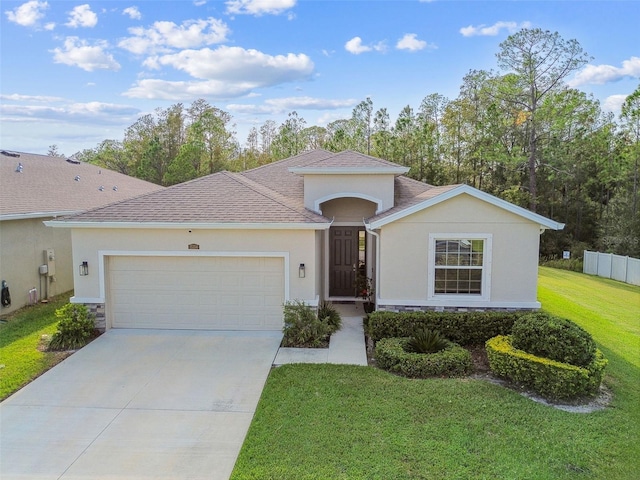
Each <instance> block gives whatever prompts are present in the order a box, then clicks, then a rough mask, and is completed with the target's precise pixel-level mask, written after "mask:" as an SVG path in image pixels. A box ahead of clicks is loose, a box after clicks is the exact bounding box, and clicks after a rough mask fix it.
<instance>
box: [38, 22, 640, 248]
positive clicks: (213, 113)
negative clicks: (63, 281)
mask: <svg viewBox="0 0 640 480" xmlns="http://www.w3.org/2000/svg"><path fill="white" fill-rule="evenodd" d="M496 57H497V66H498V70H497V71H484V70H472V71H469V72H468V73H467V75H465V76H464V78H463V79H462V83H461V86H460V93H459V95H458V97H457V98H455V99H449V98H446V97H444V96H443V95H440V94H438V93H432V94H429V95H427V96H426V97H425V98H424V99H423V100H422V102H421V103H420V105H418V106H417V107H416V108H414V107H412V106H410V105H407V106H406V107H404V108H403V109H402V110H401V112H400V113H399V114H398V116H397V118H396V119H395V121H392V119H391V117H390V115H389V113H388V111H387V109H386V108H384V107H381V108H377V109H374V105H373V102H372V100H371V99H370V98H366V99H365V100H363V101H361V102H360V103H359V104H358V105H357V106H356V107H355V108H354V109H353V111H352V114H351V116H350V117H349V118H344V119H340V120H336V121H334V122H331V123H329V124H328V125H327V126H326V127H321V126H308V125H307V122H306V121H305V119H304V118H302V117H301V116H300V115H299V114H298V113H297V112H296V111H292V112H290V113H289V115H288V117H287V119H286V120H285V121H284V122H283V123H282V124H280V125H278V124H277V123H276V122H274V121H273V120H267V121H265V122H264V123H263V124H262V125H261V126H259V127H253V128H252V129H251V130H250V132H249V134H248V136H247V139H246V141H245V143H244V144H241V143H240V142H239V141H238V139H237V137H236V132H235V131H234V125H233V123H232V121H233V118H232V116H231V115H230V114H229V113H228V112H225V111H223V110H221V109H219V108H217V107H215V106H213V105H210V104H209V103H207V101H205V100H204V99H198V100H195V101H194V102H193V103H192V104H191V105H190V106H185V105H183V104H182V103H177V104H175V105H172V106H170V107H168V108H166V109H157V110H156V111H155V112H154V113H153V114H149V115H144V116H142V117H140V118H139V119H138V120H137V121H136V122H135V123H134V124H133V125H131V126H130V127H128V128H127V129H126V131H125V133H124V139H123V140H122V141H117V140H104V141H103V142H101V143H100V144H99V145H97V146H96V147H95V148H93V149H87V150H84V151H82V152H78V153H76V154H75V155H74V157H76V158H77V159H79V160H82V161H85V162H89V163H93V164H96V165H100V166H103V167H105V168H109V169H112V170H116V171H119V172H121V173H124V174H127V175H131V176H134V177H137V178H141V179H144V180H147V181H150V182H153V183H156V184H160V185H165V186H169V185H174V184H177V183H181V182H184V181H187V180H191V179H193V178H197V177H200V176H203V175H208V174H211V173H215V172H218V171H221V170H230V171H242V170H246V169H249V168H254V167H257V166H260V165H264V164H267V163H270V162H273V161H276V160H280V159H283V158H287V157H290V156H293V155H297V154H299V153H301V152H304V151H307V150H312V149H316V148H323V149H326V150H329V151H335V152H339V151H343V150H347V149H349V150H354V151H358V152H362V153H365V154H368V155H372V156H375V157H379V158H383V159H385V160H389V161H392V162H395V163H399V164H401V165H404V166H407V167H409V168H410V170H409V173H408V176H409V177H412V178H414V179H416V180H419V181H423V182H427V183H429V184H433V185H444V184H452V183H453V184H460V183H465V184H469V185H471V186H474V187H476V188H478V189H480V190H483V191H485V192H488V193H490V194H492V195H495V196H497V197H500V198H503V199H505V200H508V201H510V202H512V203H515V204H516V205H520V206H522V207H525V208H528V209H530V210H531V211H534V212H537V213H540V214H542V215H545V216H548V217H551V218H553V219H555V220H557V221H560V222H563V223H565V224H566V227H565V229H564V230H563V231H561V232H549V233H547V234H545V235H543V236H542V245H541V254H542V255H545V256H557V255H559V254H560V253H561V252H562V251H563V250H567V249H571V250H572V251H573V254H574V255H576V254H578V255H581V252H582V250H583V249H585V248H595V249H599V250H601V251H609V252H613V253H617V254H622V255H631V256H636V257H640V212H639V211H638V180H639V178H638V176H639V173H640V172H639V165H638V163H639V160H640V85H639V86H638V88H637V89H636V90H635V91H634V92H633V93H632V94H631V95H629V96H628V97H627V99H626V101H625V102H624V105H623V107H622V112H621V114H620V116H619V117H618V118H614V116H613V115H612V114H610V113H605V112H604V111H603V110H602V109H601V107H600V104H599V102H598V101H596V100H595V99H593V98H592V97H590V96H588V95H586V94H585V93H584V92H581V91H579V90H577V89H573V88H570V87H569V86H568V85H567V84H566V83H565V79H566V78H567V77H568V76H569V75H570V74H572V73H573V72H575V71H577V70H578V69H580V68H581V67H582V66H584V65H585V64H586V63H587V62H588V61H589V60H590V57H589V56H588V55H587V54H586V53H585V52H584V51H583V49H582V47H581V46H580V45H579V43H578V42H577V41H576V40H565V39H563V38H562V37H560V35H559V34H558V33H552V32H549V31H542V30H540V29H523V30H521V31H519V32H517V33H515V34H513V35H511V36H509V37H508V38H507V39H506V40H505V41H504V42H502V43H501V44H500V45H499V50H498V52H497V54H496ZM50 153H57V152H56V149H55V146H52V152H50Z"/></svg>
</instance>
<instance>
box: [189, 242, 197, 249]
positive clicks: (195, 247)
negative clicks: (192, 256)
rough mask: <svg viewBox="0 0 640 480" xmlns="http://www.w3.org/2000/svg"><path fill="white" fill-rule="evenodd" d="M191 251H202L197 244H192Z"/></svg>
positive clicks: (190, 245)
mask: <svg viewBox="0 0 640 480" xmlns="http://www.w3.org/2000/svg"><path fill="white" fill-rule="evenodd" d="M189 250H200V245H198V244H197V243H190V244H189Z"/></svg>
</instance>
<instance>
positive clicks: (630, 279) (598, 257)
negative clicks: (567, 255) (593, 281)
mask: <svg viewBox="0 0 640 480" xmlns="http://www.w3.org/2000/svg"><path fill="white" fill-rule="evenodd" d="M583 264H584V266H583V267H582V271H583V272H584V273H588V274H589V275H598V276H599V277H605V278H612V279H614V280H618V281H620V282H625V283H630V284H631V285H640V259H637V258H631V257H623V256H621V255H614V254H613V253H599V252H589V251H588V250H585V251H584V259H583Z"/></svg>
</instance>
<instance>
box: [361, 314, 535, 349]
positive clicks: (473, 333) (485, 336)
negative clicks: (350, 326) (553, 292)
mask: <svg viewBox="0 0 640 480" xmlns="http://www.w3.org/2000/svg"><path fill="white" fill-rule="evenodd" d="M525 313H526V312H460V313H457V312H431V311H429V312H400V313H397V312H381V311H376V312H373V313H372V314H371V315H369V319H368V325H367V333H368V335H369V337H371V339H372V340H373V341H374V342H377V341H379V340H381V339H383V338H393V337H410V336H411V335H413V333H414V332H415V331H417V330H423V329H429V330H437V331H439V332H440V333H442V335H444V336H445V337H447V338H448V339H449V340H451V341H453V342H455V343H458V344H460V345H465V346H466V345H482V344H484V343H485V342H486V341H487V340H489V339H490V338H492V337H495V336H496V335H508V334H510V333H511V329H512V328H513V324H514V322H515V321H516V319H518V318H520V317H521V316H522V315H524V314H525ZM533 315H537V314H533Z"/></svg>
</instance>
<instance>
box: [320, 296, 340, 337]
mask: <svg viewBox="0 0 640 480" xmlns="http://www.w3.org/2000/svg"><path fill="white" fill-rule="evenodd" d="M318 318H319V319H320V320H322V321H323V322H324V323H326V324H327V325H329V327H331V333H333V332H336V331H338V330H340V327H341V326H342V317H341V316H340V314H339V313H338V311H337V310H336V307H334V306H333V305H332V304H330V303H328V302H322V303H321V304H320V306H319V307H318Z"/></svg>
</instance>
